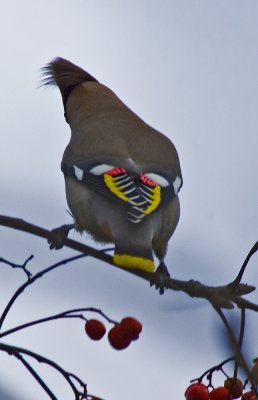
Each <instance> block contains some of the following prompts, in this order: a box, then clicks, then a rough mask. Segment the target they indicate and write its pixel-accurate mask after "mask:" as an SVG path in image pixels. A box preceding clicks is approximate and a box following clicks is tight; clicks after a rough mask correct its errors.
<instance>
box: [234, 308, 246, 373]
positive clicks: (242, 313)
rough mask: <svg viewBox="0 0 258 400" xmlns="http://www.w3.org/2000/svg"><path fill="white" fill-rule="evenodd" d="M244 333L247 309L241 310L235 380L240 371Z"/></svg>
mask: <svg viewBox="0 0 258 400" xmlns="http://www.w3.org/2000/svg"><path fill="white" fill-rule="evenodd" d="M244 332H245V308H241V319H240V330H239V337H238V341H237V350H236V357H235V367H234V378H233V380H236V378H237V371H238V366H239V363H238V359H239V356H240V355H241V349H242V344H243V339H244Z"/></svg>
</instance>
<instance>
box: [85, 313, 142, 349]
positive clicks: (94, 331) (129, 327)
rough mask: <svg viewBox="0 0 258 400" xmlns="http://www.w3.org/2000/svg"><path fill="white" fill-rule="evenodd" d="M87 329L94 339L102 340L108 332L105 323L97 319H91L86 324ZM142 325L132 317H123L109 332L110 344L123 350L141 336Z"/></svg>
mask: <svg viewBox="0 0 258 400" xmlns="http://www.w3.org/2000/svg"><path fill="white" fill-rule="evenodd" d="M85 331H86V333H87V335H88V336H89V337H90V338H91V339H92V340H100V339H102V338H103V336H104V335H105V333H106V327H105V325H104V324H103V323H102V322H101V321H99V320H97V319H89V320H88V321H87V322H86V324H85ZM141 331H142V325H141V323H140V322H139V321H137V320H136V319H135V318H132V317H126V318H123V319H122V320H121V321H120V322H119V323H115V325H114V326H113V327H112V328H111V329H110V331H109V332H108V340H109V343H110V345H111V346H112V347H113V348H114V349H116V350H123V349H125V348H126V347H128V346H129V344H130V343H131V342H132V341H133V340H137V339H138V338H139V334H140V333H141Z"/></svg>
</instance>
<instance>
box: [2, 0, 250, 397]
mask: <svg viewBox="0 0 258 400" xmlns="http://www.w3.org/2000/svg"><path fill="white" fill-rule="evenodd" d="M257 21H258V3H257V1H256V0H247V1H242V0H227V1H224V0H216V1H214V0H213V1H212V0H170V1H168V0H163V1H162V2H159V1H151V0H148V1H147V0H137V1H135V0H131V1H130V2H128V1H115V0H109V1H104V0H102V1H99V0H94V1H93V0H92V1H88V0H77V1H73V2H71V1H66V0H62V1H61V0H56V1H50V0H45V1H44V2H39V1H38V2H35V1H30V0H24V1H22V2H20V1H18V0H13V1H11V0H10V1H8V2H5V4H3V5H2V7H1V15H0V31H1V35H0V45H1V60H2V62H1V65H0V74H1V75H0V76H1V91H0V101H1V146H0V165H1V168H0V181H1V188H2V190H1V214H5V215H10V216H14V217H15V216H17V217H21V218H23V219H25V220H27V221H29V222H31V223H35V224H38V225H41V226H43V227H45V228H49V229H50V228H53V227H56V226H59V225H61V224H63V223H67V222H70V217H69V214H68V213H67V211H66V209H67V205H66V199H65V192H64V182H63V177H62V173H61V171H60V161H61V157H62V152H63V150H64V147H65V146H66V144H67V142H68V140H69V127H68V125H67V124H66V122H65V120H64V118H63V108H62V101H61V96H60V94H59V92H58V91H57V90H45V89H37V83H38V81H39V79H40V74H39V69H40V68H41V67H42V66H44V65H45V64H46V63H48V62H49V61H50V60H51V59H52V58H53V57H55V56H61V57H64V58H67V59H69V60H71V61H72V62H74V63H76V64H78V65H80V66H81V67H82V68H84V69H86V70H87V71H88V72H90V73H91V74H92V75H93V76H95V77H96V78H97V79H98V80H99V81H100V82H101V83H104V84H106V85H107V86H109V87H110V88H111V89H112V90H114V91H115V92H116V94H117V95H118V96H119V97H120V98H121V99H122V100H123V101H124V102H125V103H126V104H127V105H128V106H129V107H131V108H132V109H133V111H135V112H136V113H137V114H138V115H139V116H140V117H142V118H143V119H144V120H145V121H146V122H148V123H149V124H150V125H152V126H153V127H155V128H156V129H158V130H160V131H162V132H163V133H165V134H166V135H167V136H169V137H170V138H171V139H172V141H173V142H174V144H175V145H176V147H177V149H178V152H179V156H180V160H181V166H182V172H183V178H184V186H183V189H182V190H181V192H180V202H181V210H182V211H181V212H182V214H181V220H180V223H179V226H178V228H177V230H176V233H175V235H174V236H173V238H172V240H171V242H170V247H169V251H168V256H167V259H166V261H167V265H168V268H169V270H170V272H171V274H172V275H173V276H174V277H176V278H179V279H191V278H194V279H198V280H201V281H202V282H203V283H207V284H211V285H216V284H224V283H226V282H228V281H230V279H233V277H234V276H235V275H236V273H237V271H238V268H239V266H240V265H241V263H242V261H243V259H244V258H245V256H246V254H247V252H248V251H249V249H250V248H251V246H252V245H253V244H254V242H255V241H256V240H257V230H258V229H257V228H258V222H257V209H258V185H257V171H258V161H257V160H258V157H257V148H258V135H257V126H258V113H257V105H258V74H257V67H258V52H257V48H258V23H257ZM0 235H1V242H0V256H2V257H4V258H7V259H9V260H12V261H14V262H23V261H24V260H25V259H26V258H27V256H29V255H30V254H31V253H33V254H34V255H35V258H34V260H33V261H32V262H31V264H30V267H31V270H32V271H33V272H36V271H38V270H39V269H41V268H43V267H46V266H47V265H50V264H52V263H54V262H55V261H57V260H59V259H62V258H65V257H67V256H70V255H72V254H74V253H73V252H72V251H69V250H67V249H64V250H62V251H60V252H50V251H49V250H48V247H47V244H46V243H45V242H44V241H43V240H41V239H39V238H35V237H31V236H29V235H25V234H22V233H19V232H15V231H11V230H8V229H5V228H1V227H0ZM71 237H72V238H74V239H78V240H83V241H85V242H86V243H90V244H92V242H91V241H90V240H89V239H88V238H87V237H83V238H80V236H79V235H76V234H72V235H71ZM1 271H2V272H1V291H0V301H1V304H2V307H3V305H4V304H6V301H7V299H8V298H9V296H10V294H11V293H12V292H13V290H14V289H15V288H16V287H17V285H18V284H21V283H22V282H23V280H24V277H23V275H22V274H21V273H20V272H17V271H13V270H10V269H9V268H8V267H7V266H3V265H1ZM246 281H248V282H249V283H254V284H255V283H256V282H257V261H256V262H255V260H253V261H252V262H251V263H250V266H249V269H248V271H247V273H246ZM253 299H254V300H256V301H257V295H254V297H253ZM78 306H80V307H82V306H85V307H87V306H96V307H101V309H102V310H103V311H104V312H106V313H108V314H109V315H110V316H111V317H112V318H114V319H120V318H122V317H123V316H126V315H133V316H135V317H136V318H138V319H140V320H141V321H142V323H143V327H144V330H143V334H142V337H141V340H139V341H138V342H136V343H135V344H134V345H132V346H131V347H129V348H128V349H127V350H125V351H123V352H115V351H114V350H112V349H111V348H110V346H109V345H108V343H107V341H106V340H103V341H102V342H100V343H98V344H96V343H93V342H91V341H89V340H88V339H87V338H86V336H85V334H84V331H83V324H80V323H79V322H74V321H68V322H57V323H55V324H48V325H45V326H41V327H35V328H32V329H31V330H28V331H26V332H25V331H24V332H22V333H19V334H16V335H14V336H13V337H12V338H11V337H10V338H9V339H8V340H7V342H8V343H10V342H12V343H15V344H17V345H20V346H27V347H29V348H30V349H31V350H34V351H40V352H41V353H42V354H43V355H45V356H48V357H52V358H53V359H55V360H56V361H58V362H59V363H60V364H61V365H62V366H63V367H65V368H67V369H69V370H70V371H74V372H76V373H77V374H78V375H79V376H81V377H82V378H84V379H85V380H86V381H87V383H88V387H89V390H90V392H93V393H95V394H96V395H99V396H103V397H104V398H105V399H107V400H118V399H121V398H122V399H123V400H129V399H132V398H135V399H140V398H144V399H145V398H146V399H147V398H148V399H150V400H152V399H153V400H154V399H155V398H164V399H167V398H170V397H171V396H172V397H175V396H177V397H179V396H181V397H183V393H184V389H185V388H186V387H187V385H188V383H189V380H190V379H192V378H194V377H196V376H198V375H200V374H201V373H202V372H203V371H204V370H206V369H207V368H209V367H211V366H213V365H215V364H216V363H217V362H220V361H221V360H222V359H223V358H226V357H227V356H228V355H229V354H228V353H227V352H226V350H225V348H223V346H222V345H221V342H220V338H219V337H217V335H216V332H217V331H216V326H217V325H216V323H218V325H219V324H220V323H219V322H218V321H217V319H216V317H215V318H214V316H213V313H212V310H211V308H210V307H209V306H208V305H207V304H206V303H205V302H202V301H196V300H191V299H188V298H187V297H186V296H185V295H183V294H179V293H173V292H169V293H165V295H164V296H163V297H160V296H159V295H158V294H157V293H156V292H155V291H154V290H153V289H149V287H148V285H147V284H146V283H145V282H143V281H141V280H139V279H137V278H135V277H132V276H130V275H129V274H127V273H125V272H123V271H122V272H120V271H117V270H115V269H114V268H111V267H109V266H107V265H104V264H101V263H100V262H97V261H94V260H91V259H88V260H83V261H77V262H76V263H74V264H73V265H70V266H66V267H64V268H61V269H59V270H58V271H56V272H53V273H51V274H49V276H46V277H45V278H43V279H42V280H40V282H38V283H37V284H35V286H34V287H31V288H30V289H28V291H27V292H25V293H24V294H23V295H22V296H21V298H20V299H19V301H18V302H17V304H16V305H15V307H14V308H13V310H12V312H11V313H10V316H9V319H8V320H7V321H6V326H5V328H7V327H12V326H13V325H14V324H18V323H22V322H26V321H28V320H30V319H34V318H39V317H41V316H46V315H49V314H52V313H55V312H59V311H62V310H65V309H68V308H72V307H78ZM250 324H251V325H250V326H252V323H251V322H250ZM219 326H220V325H219ZM256 326H257V324H256ZM200 327H201V329H200ZM253 345H254V344H253ZM256 346H257V344H256ZM257 350H258V349H257V347H256V349H254V350H253V351H254V352H255V351H256V354H252V355H253V356H254V355H257ZM0 357H1V362H0V382H2V385H3V387H5V388H8V387H9V389H11V391H12V392H13V393H14V394H15V393H16V394H19V399H20V400H22V396H23V398H24V399H25V398H26V399H27V400H34V399H35V398H36V399H37V400H45V399H46V398H47V397H46V395H45V393H43V392H42V391H41V389H40V388H39V387H38V384H37V383H35V382H34V381H33V379H32V378H31V377H30V376H29V375H28V373H27V372H26V371H24V369H23V368H22V366H19V364H18V362H17V361H15V360H14V359H13V358H11V357H8V356H7V355H5V354H1V355H0ZM39 371H41V372H42V374H43V376H46V377H47V379H49V381H48V382H50V384H51V385H52V388H55V390H56V394H57V395H58V396H59V398H60V399H61V398H62V400H69V399H70V398H71V396H69V393H68V392H67V390H66V389H67V388H66V387H65V386H64V385H63V382H62V381H61V380H60V381H59V379H58V377H57V376H56V375H54V374H53V372H52V371H51V372H50V373H49V371H48V370H47V369H46V368H42V366H40V369H39ZM220 383H221V382H220ZM169 396H170V397H169ZM172 397H171V398H172ZM1 400H7V397H6V398H5V399H2V398H1Z"/></svg>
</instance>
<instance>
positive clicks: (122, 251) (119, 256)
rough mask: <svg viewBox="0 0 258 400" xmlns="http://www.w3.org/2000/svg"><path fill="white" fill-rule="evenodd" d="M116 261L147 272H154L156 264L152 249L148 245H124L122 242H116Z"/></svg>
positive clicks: (118, 263) (126, 266)
mask: <svg viewBox="0 0 258 400" xmlns="http://www.w3.org/2000/svg"><path fill="white" fill-rule="evenodd" d="M113 260H114V263H115V264H116V265H118V266H119V267H123V268H138V269H142V270H144V271H147V272H153V271H154V270H155V265H154V261H153V256H152V250H151V249H148V248H146V247H140V246H136V245H135V243H134V245H133V246H131V248H130V246H128V244H127V246H124V245H123V244H122V243H120V244H116V246H115V254H114V256H113Z"/></svg>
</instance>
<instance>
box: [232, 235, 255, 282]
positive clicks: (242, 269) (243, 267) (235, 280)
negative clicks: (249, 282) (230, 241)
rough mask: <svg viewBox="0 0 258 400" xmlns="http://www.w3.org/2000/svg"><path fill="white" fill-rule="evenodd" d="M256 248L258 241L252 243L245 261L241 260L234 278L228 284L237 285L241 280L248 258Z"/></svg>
mask: <svg viewBox="0 0 258 400" xmlns="http://www.w3.org/2000/svg"><path fill="white" fill-rule="evenodd" d="M257 250H258V241H257V242H256V243H255V244H254V245H253V247H252V248H251V250H250V251H249V253H248V255H247V257H246V259H245V261H244V262H243V265H242V267H241V269H240V271H239V273H238V275H237V277H236V278H235V279H234V281H233V282H232V283H231V284H230V285H231V286H238V285H239V283H240V282H241V280H242V278H243V275H244V272H245V269H246V267H247V264H248V262H249V260H250V258H251V257H252V256H253V255H254V254H255V253H256V251H257Z"/></svg>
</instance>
